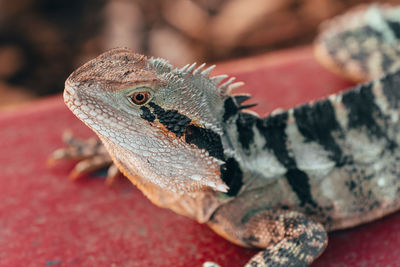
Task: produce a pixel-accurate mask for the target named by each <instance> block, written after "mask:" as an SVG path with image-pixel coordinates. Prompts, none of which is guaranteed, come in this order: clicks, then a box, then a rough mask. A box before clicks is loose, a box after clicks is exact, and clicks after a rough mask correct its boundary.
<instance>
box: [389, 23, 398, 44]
mask: <svg viewBox="0 0 400 267" xmlns="http://www.w3.org/2000/svg"><path fill="white" fill-rule="evenodd" d="M387 24H388V25H389V27H390V29H391V30H392V32H393V34H394V35H395V36H396V38H397V39H398V40H400V22H397V21H391V20H388V21H387Z"/></svg>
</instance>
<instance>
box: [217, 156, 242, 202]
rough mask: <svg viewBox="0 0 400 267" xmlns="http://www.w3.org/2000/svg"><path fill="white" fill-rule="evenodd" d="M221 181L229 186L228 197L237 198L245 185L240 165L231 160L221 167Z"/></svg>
mask: <svg viewBox="0 0 400 267" xmlns="http://www.w3.org/2000/svg"><path fill="white" fill-rule="evenodd" d="M221 179H222V180H223V181H224V182H225V183H226V184H227V185H228V186H229V190H228V192H227V195H228V196H236V195H237V194H238V192H239V190H240V188H242V185H243V173H242V170H241V169H240V166H239V163H238V162H237V161H236V160H235V159H234V158H229V159H227V160H226V162H225V163H224V164H223V165H221Z"/></svg>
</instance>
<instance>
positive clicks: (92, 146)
mask: <svg viewBox="0 0 400 267" xmlns="http://www.w3.org/2000/svg"><path fill="white" fill-rule="evenodd" d="M63 141H64V143H65V144H66V145H67V147H66V148H60V149H57V150H56V151H54V152H53V154H52V155H51V156H50V159H49V162H48V163H49V165H52V164H54V162H56V161H59V160H69V159H70V160H79V162H78V163H77V164H76V166H75V167H74V169H73V170H72V171H71V173H70V175H69V177H70V178H71V179H72V180H75V179H78V178H80V177H82V176H83V175H84V174H86V173H89V172H92V171H96V170H99V169H102V168H105V167H107V166H109V168H108V171H107V178H106V184H107V185H111V184H112V183H113V182H114V181H115V179H116V177H118V176H119V174H120V172H119V170H118V168H117V166H116V165H114V163H113V162H112V159H111V157H110V155H109V154H108V152H107V150H106V149H105V147H104V146H103V144H102V143H101V141H100V140H99V139H96V138H89V139H87V140H80V139H77V138H75V137H74V136H73V135H72V134H71V133H69V132H66V133H64V134H63Z"/></svg>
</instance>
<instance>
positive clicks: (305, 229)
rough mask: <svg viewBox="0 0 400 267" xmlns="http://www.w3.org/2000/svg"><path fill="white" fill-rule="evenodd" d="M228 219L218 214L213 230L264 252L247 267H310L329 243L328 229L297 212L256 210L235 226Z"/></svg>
mask: <svg viewBox="0 0 400 267" xmlns="http://www.w3.org/2000/svg"><path fill="white" fill-rule="evenodd" d="M221 215H222V214H221ZM225 216H226V215H222V216H218V214H216V216H215V217H214V218H213V222H212V224H211V225H210V226H211V228H213V230H215V231H216V232H217V233H219V234H221V235H223V236H225V237H228V239H229V240H232V241H233V242H235V243H237V244H240V245H244V246H249V247H258V248H263V249H264V250H262V251H260V252H258V253H257V254H256V255H255V256H253V257H252V258H251V259H250V261H249V262H248V263H247V264H246V267H254V266H258V267H266V266H269V267H271V266H273V267H284V266H293V267H295V266H296V267H302V266H308V265H310V264H311V263H312V262H313V261H314V260H315V259H316V258H317V257H318V256H319V255H320V254H321V253H322V252H323V251H324V249H325V248H326V246H327V243H328V241H327V234H326V230H325V229H324V227H323V226H322V225H321V224H320V223H318V222H316V221H314V220H313V219H311V218H309V217H307V216H305V215H304V214H302V213H300V212H297V211H290V210H282V209H278V210H261V211H254V210H252V211H250V212H248V213H247V214H244V216H243V217H241V218H242V219H241V220H239V221H236V222H234V223H232V222H231V221H229V217H228V218H227V217H225ZM228 216H229V215H228Z"/></svg>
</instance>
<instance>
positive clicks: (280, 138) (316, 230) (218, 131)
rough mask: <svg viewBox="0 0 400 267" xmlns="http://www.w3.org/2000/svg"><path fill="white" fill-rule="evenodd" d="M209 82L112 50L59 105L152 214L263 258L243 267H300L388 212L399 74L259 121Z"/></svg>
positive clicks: (73, 80)
mask: <svg viewBox="0 0 400 267" xmlns="http://www.w3.org/2000/svg"><path fill="white" fill-rule="evenodd" d="M210 71H211V68H209V69H206V70H202V66H201V67H199V68H195V66H194V65H191V66H186V67H184V68H182V69H175V68H173V67H172V66H171V65H169V64H168V63H167V62H166V61H164V60H162V59H153V58H146V57H144V56H142V55H138V54H135V53H134V52H132V51H130V50H129V49H125V48H117V49H113V50H111V51H109V52H106V53H104V54H102V55H100V56H99V57H97V58H95V59H93V60H91V61H90V62H88V63H86V64H85V65H84V66H82V67H80V68H79V69H78V70H76V71H75V72H74V73H72V74H71V76H70V77H69V78H68V80H67V81H66V86H65V91H64V99H65V103H66V104H67V106H68V107H69V108H70V109H71V111H72V112H73V113H74V114H75V115H76V116H77V117H78V118H79V119H81V120H82V121H83V122H84V123H85V124H86V125H87V126H89V127H90V128H91V129H92V130H93V131H94V132H95V133H96V134H97V135H98V136H99V138H100V139H101V141H102V142H103V144H104V146H105V148H106V149H107V151H108V153H109V154H110V156H111V158H112V160H113V162H114V163H115V164H116V165H117V166H118V168H119V169H120V171H121V172H122V173H124V174H125V175H126V176H127V177H128V178H129V179H130V180H131V181H132V183H134V184H135V185H136V186H137V187H138V188H139V189H140V190H141V191H142V192H143V193H144V194H145V195H146V196H147V197H148V198H149V199H150V200H151V201H152V202H153V203H155V204H156V205H158V206H161V207H166V208H170V209H172V210H174V211H175V212H177V213H179V214H182V215H185V216H188V217H190V218H193V219H195V220H197V221H198V222H200V223H207V224H208V225H209V226H210V227H211V228H212V229H213V230H215V231H216V232H217V233H218V234H220V235H222V236H224V237H225V238H226V239H228V240H230V241H232V242H234V243H236V244H239V245H242V246H248V247H259V248H263V249H264V250H263V251H261V252H259V253H258V254H257V255H255V256H254V257H253V258H252V259H251V260H250V261H249V263H248V266H307V265H308V264H310V263H311V262H312V261H313V260H314V259H315V258H317V257H318V255H319V254H320V253H322V251H323V250H324V248H325V247H326V245H327V236H326V232H327V231H330V230H334V229H340V228H345V227H350V226H354V225H357V224H360V223H364V222H367V221H370V220H373V219H376V218H379V217H381V216H383V215H385V214H388V213H390V212H393V211H395V210H397V209H399V207H400V179H399V178H398V177H399V175H400V167H398V159H399V158H400V147H399V144H400V134H399V132H400V129H399V128H400V125H399V121H398V120H399V116H400V112H399V105H400V102H399V101H400V93H399V91H398V89H399V88H398V87H399V86H400V71H395V72H393V73H391V74H389V75H388V76H385V77H383V78H381V79H377V80H374V81H372V82H371V83H369V84H366V85H362V86H358V87H356V88H354V89H352V90H349V91H348V92H345V93H343V94H339V95H334V96H330V97H328V98H326V99H323V100H320V101H318V102H316V103H314V104H306V105H303V106H299V107H296V108H294V109H291V110H287V111H282V112H281V113H279V114H274V115H271V116H269V117H266V118H259V117H258V116H256V115H254V114H252V113H248V112H246V111H243V109H245V108H246V107H248V106H244V105H242V103H243V102H244V101H245V100H247V99H248V97H247V96H244V95H237V96H234V95H232V94H231V91H232V90H233V89H234V88H235V87H238V86H240V85H241V83H232V80H227V81H226V82H224V79H225V78H226V76H217V77H212V78H209V73H210Z"/></svg>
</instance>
